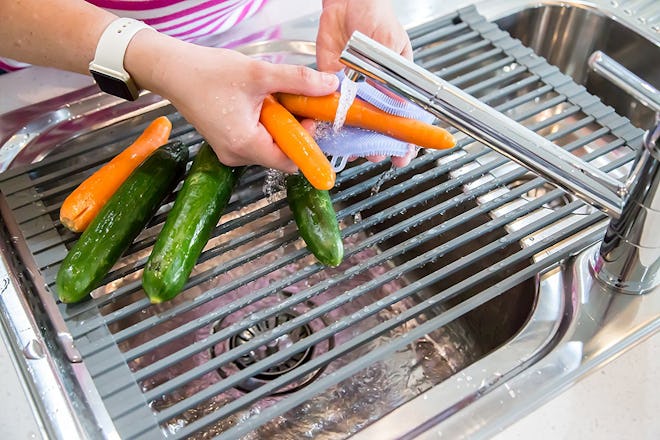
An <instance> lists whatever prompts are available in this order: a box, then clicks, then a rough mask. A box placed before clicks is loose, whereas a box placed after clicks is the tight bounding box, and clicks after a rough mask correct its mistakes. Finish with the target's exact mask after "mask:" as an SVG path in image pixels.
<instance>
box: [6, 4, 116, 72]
mask: <svg viewBox="0 0 660 440" xmlns="http://www.w3.org/2000/svg"><path fill="white" fill-rule="evenodd" d="M115 18H116V16H115V15H113V14H112V13H110V12H107V11H105V10H103V9H100V8H97V7H96V6H94V5H91V4H89V3H87V2H85V1H83V0H57V1H43V0H0V23H2V26H0V55H2V56H5V57H8V58H12V59H15V60H17V61H23V62H26V63H30V64H35V65H41V66H48V67H55V68H58V69H63V70H69V71H72V72H78V73H89V70H88V69H89V63H90V61H92V59H93V58H94V52H95V50H96V44H97V42H98V40H99V38H100V37H101V34H102V33H103V30H104V29H105V28H106V27H107V25H108V24H109V23H110V22H111V21H112V20H113V19H115Z"/></svg>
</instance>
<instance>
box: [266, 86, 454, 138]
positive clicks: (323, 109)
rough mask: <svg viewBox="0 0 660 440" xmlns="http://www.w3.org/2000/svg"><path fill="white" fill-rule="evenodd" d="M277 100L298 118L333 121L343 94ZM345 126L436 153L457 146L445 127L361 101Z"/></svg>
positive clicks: (281, 95)
mask: <svg viewBox="0 0 660 440" xmlns="http://www.w3.org/2000/svg"><path fill="white" fill-rule="evenodd" d="M277 99H278V100H279V101H280V103H281V104H282V105H283V106H284V107H285V108H286V109H287V110H289V111H290V112H291V113H293V114H294V115H296V116H301V117H304V118H311V119H317V120H321V121H327V122H333V121H334V119H335V113H337V107H338V105H339V92H335V93H333V94H330V95H326V96H318V97H311V96H300V95H291V94H288V93H278V94H277ZM345 123H346V125H350V126H354V127H359V128H364V129H367V130H373V131H377V132H379V133H382V134H386V135H387V136H389V137H392V138H394V139H398V140H400V141H403V142H408V143H411V144H415V145H418V146H420V147H423V148H432V149H434V150H444V149H447V148H451V147H453V146H454V145H455V143H456V142H455V140H454V137H453V136H452V135H451V133H449V132H448V131H447V130H445V129H443V128H440V127H437V126H435V125H432V124H427V123H425V122H422V121H418V120H416V119H410V118H404V117H402V116H395V115H391V114H389V113H386V112H384V111H382V110H380V109H379V108H377V107H375V106H373V105H371V104H369V103H367V102H365V101H362V100H360V99H356V100H355V101H354V102H353V105H351V107H350V108H349V109H348V113H347V114H346V122H345Z"/></svg>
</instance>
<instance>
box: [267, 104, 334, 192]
mask: <svg viewBox="0 0 660 440" xmlns="http://www.w3.org/2000/svg"><path fill="white" fill-rule="evenodd" d="M259 121H260V122H261V123H262V124H263V125H264V127H266V130H268V132H269V133H270V135H271V136H272V137H273V139H274V140H275V143H276V144H277V146H278V147H280V149H281V150H282V151H283V152H284V154H286V155H287V156H288V157H289V159H291V160H292V161H293V163H295V164H296V165H298V168H299V169H300V172H301V173H302V174H303V175H304V176H305V177H307V180H309V183H311V184H312V186H313V187H314V188H316V189H320V190H329V189H331V188H332V187H333V186H335V178H336V176H335V172H334V170H333V169H332V165H330V162H329V161H328V158H327V157H326V156H325V154H324V153H323V151H322V150H321V147H319V146H318V144H317V143H316V141H315V140H314V138H313V137H312V135H311V134H309V132H307V130H305V129H304V128H303V126H302V125H300V122H298V120H297V119H296V118H295V116H293V115H292V114H291V113H289V111H288V110H287V109H285V108H284V107H282V105H281V104H280V103H279V102H277V101H276V100H275V98H273V97H272V96H270V95H269V96H267V97H266V99H264V103H263V106H262V107H261V116H260V118H259Z"/></svg>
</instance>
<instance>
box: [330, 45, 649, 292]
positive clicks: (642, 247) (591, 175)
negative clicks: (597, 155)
mask: <svg viewBox="0 0 660 440" xmlns="http://www.w3.org/2000/svg"><path fill="white" fill-rule="evenodd" d="M341 61H342V62H343V63H344V64H345V65H346V66H347V68H348V69H350V71H351V73H352V75H353V76H355V75H356V74H358V73H359V74H362V75H364V76H366V77H368V78H370V79H372V80H374V81H376V82H378V83H380V84H381V85H383V86H384V87H386V88H388V89H390V90H391V91H393V92H394V93H397V94H398V95H400V96H402V97H404V98H407V99H409V100H410V101H412V102H413V103H415V104H417V105H419V106H421V107H423V108H424V109H426V110H427V111H429V112H430V113H432V114H433V115H435V116H436V117H438V118H439V119H440V120H443V121H445V122H447V123H448V124H450V125H452V126H454V127H456V128H457V129H459V130H461V131H463V132H464V133H466V134H467V135H469V136H471V137H472V138H474V139H476V140H478V141H480V142H482V143H484V144H485V145H487V146H489V147H491V148H493V149H494V150H496V151H498V152H500V153H502V154H504V155H505V156H507V157H508V158H510V159H511V160H513V161H514V162H517V163H518V164H520V165H522V166H524V167H526V168H528V169H529V170H531V171H533V172H535V173H537V174H539V175H541V176H542V177H544V178H546V179H548V180H549V181H550V182H552V183H553V184H555V185H557V186H559V187H561V188H563V189H565V190H567V191H568V192H570V193H572V194H574V195H575V196H577V197H579V198H581V199H582V200H584V201H586V202H587V203H590V204H591V205H593V206H595V207H597V208H599V209H601V210H602V211H603V212H605V213H606V214H608V215H609V216H610V218H611V219H612V221H611V223H610V226H609V228H608V231H607V234H606V237H605V240H604V241H603V244H602V246H601V251H600V255H599V256H598V258H597V259H596V262H595V264H594V268H595V270H596V272H597V273H598V278H599V279H600V280H602V281H604V282H605V283H607V284H608V285H609V286H611V287H613V288H614V289H616V290H618V291H623V292H626V293H641V292H643V291H646V290H649V289H651V288H652V287H654V286H657V285H658V284H660V277H659V276H658V265H659V264H660V263H659V261H660V243H659V242H658V238H660V234H658V233H655V234H653V233H651V229H652V227H656V228H657V225H658V224H660V207H658V203H659V201H658V161H659V157H660V154H658V144H657V142H658V141H657V137H658V136H657V131H658V128H657V127H656V129H655V131H652V132H649V133H650V134H649V135H648V136H647V141H646V142H645V146H644V148H642V149H640V151H639V153H638V156H637V160H636V163H635V166H634V167H633V173H631V175H630V178H629V179H627V181H626V182H625V183H622V182H619V181H618V180H616V179H614V178H613V177H611V176H610V175H608V174H606V173H604V172H602V171H601V170H599V169H598V168H596V167H594V166H592V165H590V164H589V163H587V162H585V161H583V160H581V159H579V158H578V157H576V156H574V155H573V154H571V153H570V152H568V151H566V150H564V149H562V148H560V147H558V146H557V145H555V144H554V143H552V142H550V141H549V140H547V139H545V138H544V137H542V136H540V135H538V134H536V133H535V132H533V131H531V130H530V129H528V128H526V127H524V126H523V125H521V124H519V123H518V122H516V121H514V120H512V119H511V118H508V117H506V116H505V115H503V114H502V113H500V112H498V111H497V110H495V109H493V108H492V107H490V106H488V105H486V104H485V103H483V102H481V101H479V100H478V99H476V98H474V97H473V96H471V95H469V94H467V93H465V92H463V91H462V90H460V89H459V88H457V87H455V86H453V85H451V84H449V83H448V82H447V81H445V80H443V79H442V78H439V77H438V76H436V75H434V74H433V73H431V72H429V71H427V70H426V69H424V68H422V67H421V66H418V65H416V64H414V63H413V62H411V61H408V60H406V59H405V58H403V57H401V56H400V55H398V54H396V53H394V52H393V51H391V50H389V49H388V48H386V47H385V46H383V45H381V44H378V43H376V42H375V41H373V40H371V39H370V38H368V37H366V36H364V35H362V34H360V33H358V32H356V33H354V34H353V36H352V37H351V39H350V40H349V42H348V43H347V45H346V47H345V49H344V51H343V52H342V55H341Z"/></svg>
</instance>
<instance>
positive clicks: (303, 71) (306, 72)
mask: <svg viewBox="0 0 660 440" xmlns="http://www.w3.org/2000/svg"><path fill="white" fill-rule="evenodd" d="M266 70H267V75H266V78H264V79H265V85H266V87H267V88H268V89H269V90H267V91H266V92H267V93H275V92H284V93H293V94H296V95H306V96H323V95H329V94H330V93H332V92H334V91H336V90H337V87H339V79H338V78H337V76H336V75H334V74H332V73H325V72H319V71H317V70H314V69H311V68H309V67H306V66H296V65H292V64H270V67H269V68H267V69H266Z"/></svg>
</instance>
